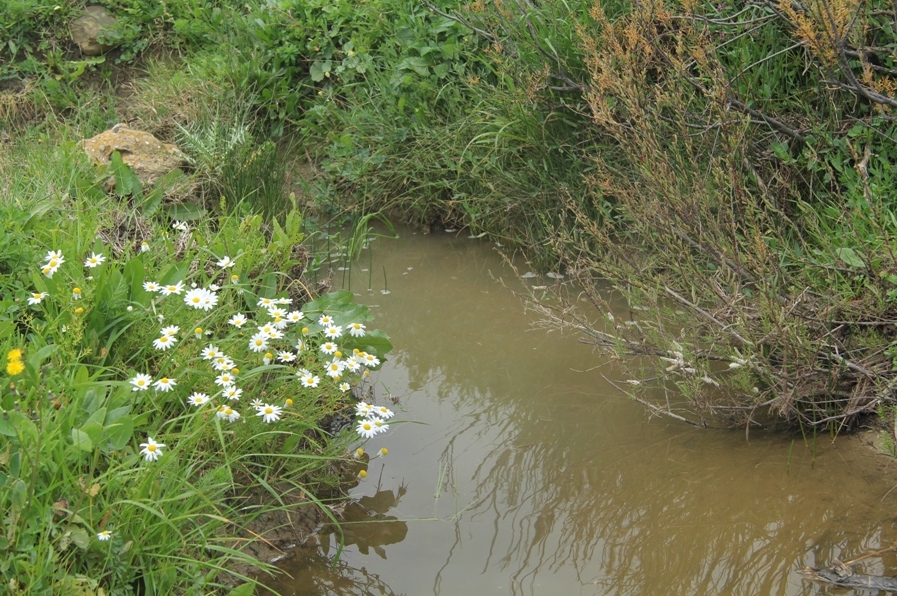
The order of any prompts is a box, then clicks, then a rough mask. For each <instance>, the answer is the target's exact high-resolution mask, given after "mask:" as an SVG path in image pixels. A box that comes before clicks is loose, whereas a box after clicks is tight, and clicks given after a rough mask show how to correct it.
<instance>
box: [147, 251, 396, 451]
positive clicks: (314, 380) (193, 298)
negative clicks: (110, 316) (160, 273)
mask: <svg viewBox="0 0 897 596" xmlns="http://www.w3.org/2000/svg"><path fill="white" fill-rule="evenodd" d="M233 262H234V261H233V260H231V259H230V258H229V257H224V258H223V259H221V260H220V261H219V262H218V265H219V266H220V267H222V268H227V267H230V266H232V265H233ZM143 287H144V289H146V290H147V291H148V292H155V293H159V294H161V295H162V296H165V297H167V296H172V295H181V294H182V293H184V290H185V288H184V284H183V282H177V283H174V284H168V285H161V284H158V283H156V282H151V281H150V282H146V283H145V284H144V285H143ZM219 290H220V288H219V287H218V286H215V285H211V286H209V288H208V289H202V288H194V289H193V290H190V291H187V292H186V293H184V303H185V304H187V305H188V306H191V307H193V308H197V309H202V310H205V311H208V310H211V309H212V308H213V307H214V306H216V305H217V303H218V295H217V292H218V291H219ZM291 303H292V301H291V300H290V299H289V298H261V299H259V301H258V303H257V306H258V307H259V308H260V311H261V312H260V314H261V315H262V316H260V317H259V320H258V321H256V322H255V325H256V330H255V331H254V332H252V335H251V336H250V337H249V339H248V345H247V349H248V351H249V352H255V353H260V352H264V355H263V357H262V362H263V363H264V364H265V365H270V364H272V363H274V362H276V363H279V364H284V365H289V364H290V363H292V362H296V361H297V360H299V359H300V355H301V354H302V353H303V352H305V351H309V352H312V353H315V352H316V353H317V355H316V359H317V360H318V361H319V362H320V364H321V366H322V368H323V370H324V374H325V375H326V376H328V377H330V378H331V379H332V380H333V381H334V382H337V383H339V385H338V387H339V389H340V390H341V391H343V392H345V391H349V390H350V389H351V385H350V384H349V383H347V382H346V381H345V380H344V378H343V377H344V376H345V375H346V374H347V373H354V374H357V375H362V376H367V375H369V374H370V373H369V372H368V369H369V368H374V367H376V366H379V364H380V359H379V358H377V357H376V356H375V355H373V354H369V353H367V352H364V351H361V350H358V349H357V348H356V349H354V350H353V351H352V354H351V355H344V354H343V352H342V351H341V350H340V347H339V344H338V343H337V342H338V341H340V339H341V338H345V337H346V336H348V337H351V338H360V337H364V336H365V334H366V327H365V325H364V324H363V323H360V322H351V323H349V324H348V325H337V323H336V320H335V319H334V317H333V316H331V315H328V314H326V313H324V314H321V315H320V317H319V318H318V319H317V321H316V322H317V325H318V326H319V327H320V331H319V332H315V333H312V332H310V331H309V328H308V327H302V328H301V332H300V333H299V334H297V336H298V339H295V340H293V341H295V343H292V345H291V341H290V340H289V339H288V338H287V337H286V334H287V328H288V327H289V326H290V325H297V324H298V323H302V322H303V321H305V322H309V323H310V319H307V318H306V315H305V313H303V312H302V311H301V310H289V305H290V304H291ZM228 324H229V325H231V326H233V327H235V328H237V329H241V330H242V329H244V328H245V327H247V326H249V325H250V324H252V321H251V320H250V319H249V318H248V317H247V316H246V315H244V314H243V313H236V314H234V315H233V316H232V317H230V319H229V320H228ZM179 334H180V327H178V326H177V325H169V326H166V327H163V328H162V329H161V331H160V335H159V337H158V338H157V339H156V340H154V341H153V347H154V348H155V349H157V350H163V351H164V350H167V349H169V348H171V347H172V346H174V345H175V344H176V343H177V342H178V341H179ZM194 334H195V336H196V338H201V337H202V336H203V332H202V329H201V328H199V327H197V328H196V329H195V330H194ZM241 335H242V334H241ZM275 342H280V343H281V344H282V345H281V346H278V348H283V349H277V348H275V347H274V346H275V345H276V344H275ZM283 344H286V345H283ZM269 350H270V351H269ZM201 356H202V358H203V360H206V361H207V362H209V364H210V366H211V367H212V369H213V371H214V372H213V374H214V375H216V376H215V380H214V382H215V385H217V387H216V392H218V393H219V395H220V397H221V398H224V399H225V400H226V401H225V403H224V404H221V405H220V406H218V409H217V412H216V416H217V417H218V418H219V419H221V420H226V421H228V422H236V421H237V420H240V418H241V416H240V412H238V411H237V410H236V409H235V407H234V405H235V402H237V401H239V399H240V396H241V395H242V394H243V389H241V388H239V387H238V386H237V378H238V375H239V372H240V371H239V369H238V368H237V367H236V364H235V362H234V360H233V358H231V357H230V356H229V355H227V354H226V353H224V352H223V351H222V350H220V349H219V348H218V347H216V346H215V345H213V344H209V345H207V346H206V347H205V348H204V349H203V350H202V351H201ZM306 361H307V359H306ZM296 376H297V377H298V378H299V382H300V384H301V385H302V387H305V388H310V389H314V388H317V387H319V385H320V383H321V377H320V376H319V375H317V374H315V373H314V372H312V371H310V370H308V369H307V368H299V369H298V370H297V371H296ZM130 384H131V385H132V389H133V391H145V390H147V389H150V388H153V389H155V390H156V391H160V392H168V391H171V390H172V389H173V388H174V387H175V386H176V385H177V380H176V379H174V378H172V377H162V378H160V379H158V380H153V378H152V377H151V376H150V375H147V374H144V373H138V374H136V375H135V376H134V377H133V378H132V379H130ZM212 399H213V398H212V396H210V395H209V394H208V393H204V392H201V391H194V392H193V393H192V394H191V395H190V396H189V397H188V398H187V405H188V406H193V407H197V408H198V407H202V406H205V405H206V404H207V403H209V402H211V401H212ZM292 403H293V400H292V399H287V400H286V406H291V405H292ZM251 406H252V407H253V408H254V409H255V413H256V416H258V417H259V418H261V419H262V421H263V422H265V423H272V422H277V421H278V420H280V418H281V417H282V414H283V408H282V407H281V406H277V405H273V404H269V403H263V402H262V401H261V400H259V399H255V400H253V401H252V402H251ZM361 406H363V407H361ZM357 411H358V413H359V415H360V416H362V418H363V419H362V420H361V422H360V423H359V425H358V427H357V428H356V431H357V432H358V434H359V435H361V436H362V437H364V438H370V437H372V436H374V435H376V434H378V433H380V432H385V431H386V430H387V429H388V428H389V426H388V425H387V424H385V423H384V422H385V421H386V420H388V419H389V418H390V417H392V415H393V414H392V412H390V411H389V410H388V409H386V408H379V409H375V408H374V407H373V406H370V405H368V404H364V403H363V402H362V404H361V405H360V406H359V407H358V410H357ZM141 447H142V448H143V449H142V450H141V453H142V454H143V456H144V458H145V459H146V460H147V461H155V460H156V459H158V457H159V456H160V455H161V448H162V447H164V445H163V444H161V443H156V442H155V441H153V440H152V439H150V438H147V443H142V444H141Z"/></svg>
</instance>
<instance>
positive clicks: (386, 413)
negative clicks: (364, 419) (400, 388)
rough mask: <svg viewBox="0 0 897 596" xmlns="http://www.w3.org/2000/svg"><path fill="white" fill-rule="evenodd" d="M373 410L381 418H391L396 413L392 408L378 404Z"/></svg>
mask: <svg viewBox="0 0 897 596" xmlns="http://www.w3.org/2000/svg"><path fill="white" fill-rule="evenodd" d="M373 412H374V414H375V415H376V416H377V417H378V418H380V419H381V420H389V419H390V418H392V417H393V416H395V414H393V413H392V410H390V409H389V408H387V407H384V406H378V407H376V408H374V410H373Z"/></svg>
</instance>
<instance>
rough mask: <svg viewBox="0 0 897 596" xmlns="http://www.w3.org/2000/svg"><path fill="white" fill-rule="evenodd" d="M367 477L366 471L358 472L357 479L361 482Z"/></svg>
mask: <svg viewBox="0 0 897 596" xmlns="http://www.w3.org/2000/svg"><path fill="white" fill-rule="evenodd" d="M367 475H368V473H367V471H366V470H361V471H360V472H358V477H359V478H360V479H361V480H364V479H365V478H366V477H367Z"/></svg>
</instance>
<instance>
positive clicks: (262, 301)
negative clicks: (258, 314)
mask: <svg viewBox="0 0 897 596" xmlns="http://www.w3.org/2000/svg"><path fill="white" fill-rule="evenodd" d="M276 304H277V302H275V301H274V300H273V299H272V298H259V301H258V303H257V306H259V307H261V308H268V307H271V306H274V305H276Z"/></svg>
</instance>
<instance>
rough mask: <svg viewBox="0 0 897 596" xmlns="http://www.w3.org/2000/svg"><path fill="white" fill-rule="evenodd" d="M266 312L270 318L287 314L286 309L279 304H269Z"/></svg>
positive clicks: (277, 317) (283, 316) (280, 317)
mask: <svg viewBox="0 0 897 596" xmlns="http://www.w3.org/2000/svg"><path fill="white" fill-rule="evenodd" d="M268 314H269V315H270V316H271V318H272V319H283V318H285V317H286V316H287V311H285V310H284V309H282V308H280V307H279V306H271V307H269V308H268Z"/></svg>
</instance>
